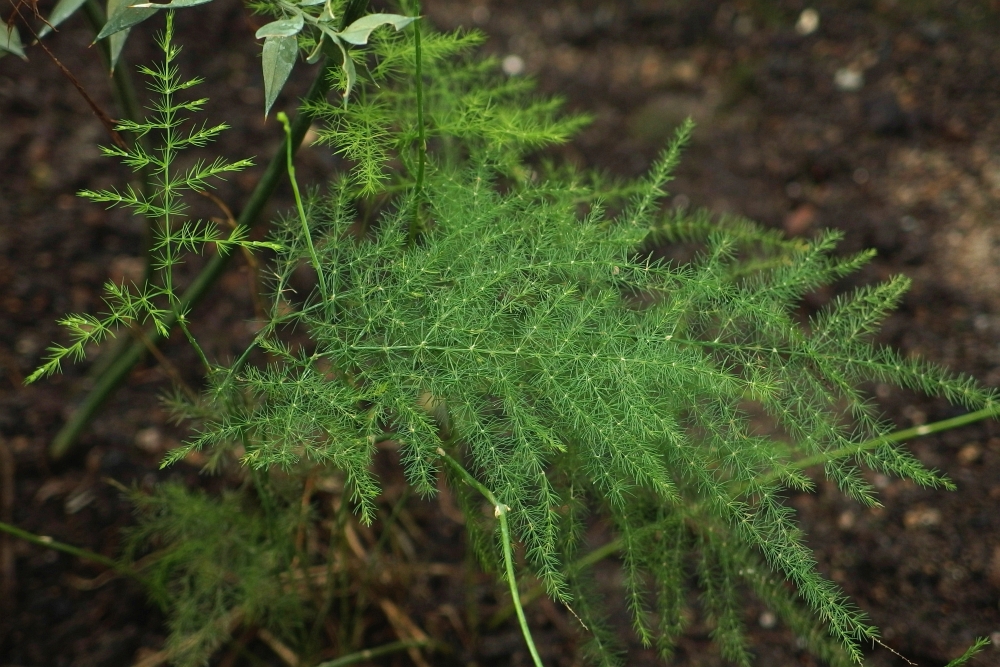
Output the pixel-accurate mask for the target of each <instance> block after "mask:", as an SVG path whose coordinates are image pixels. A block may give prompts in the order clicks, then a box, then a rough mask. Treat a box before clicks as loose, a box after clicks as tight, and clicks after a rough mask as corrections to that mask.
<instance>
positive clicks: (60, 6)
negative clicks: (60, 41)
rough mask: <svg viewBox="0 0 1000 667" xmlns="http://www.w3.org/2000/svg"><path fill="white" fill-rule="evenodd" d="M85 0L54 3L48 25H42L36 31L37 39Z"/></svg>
mask: <svg viewBox="0 0 1000 667" xmlns="http://www.w3.org/2000/svg"><path fill="white" fill-rule="evenodd" d="M86 1H87V0H59V2H57V3H56V6H55V8H54V9H53V10H52V14H50V15H49V19H48V25H44V26H42V29H41V30H39V31H38V37H39V39H41V38H42V37H45V35H47V34H49V33H50V32H52V29H53V28H55V27H56V26H57V25H59V24H60V23H62V22H63V21H65V20H66V19H68V18H69V17H70V16H72V15H73V12H75V11H76V10H78V9H80V7H82V6H83V3H84V2H86Z"/></svg>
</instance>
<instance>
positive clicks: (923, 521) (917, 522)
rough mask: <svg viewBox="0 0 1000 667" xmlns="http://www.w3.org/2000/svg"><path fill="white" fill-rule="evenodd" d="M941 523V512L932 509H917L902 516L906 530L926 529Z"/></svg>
mask: <svg viewBox="0 0 1000 667" xmlns="http://www.w3.org/2000/svg"><path fill="white" fill-rule="evenodd" d="M939 523H941V510H938V509H935V508H933V507H918V508H915V509H912V510H910V511H909V512H907V513H906V514H905V515H904V516H903V525H904V526H906V527H907V528H927V527H930V526H936V525H938V524H939Z"/></svg>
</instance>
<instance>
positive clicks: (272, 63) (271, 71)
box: [261, 36, 299, 117]
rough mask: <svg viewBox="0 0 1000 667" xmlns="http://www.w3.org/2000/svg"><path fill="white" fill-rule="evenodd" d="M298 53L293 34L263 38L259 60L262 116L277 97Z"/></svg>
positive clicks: (296, 42)
mask: <svg viewBox="0 0 1000 667" xmlns="http://www.w3.org/2000/svg"><path fill="white" fill-rule="evenodd" d="M298 55H299V44H298V41H297V40H296V39H295V37H294V36H279V37H268V38H267V39H265V40H264V53H263V56H262V58H261V62H262V64H263V66H264V116H265V117H266V116H267V114H268V112H269V111H270V110H271V105H273V104H274V100H276V99H277V98H278V93H280V92H281V88H282V87H283V86H284V85H285V81H287V80H288V75H289V74H291V73H292V68H293V67H295V58H296V57H297V56H298Z"/></svg>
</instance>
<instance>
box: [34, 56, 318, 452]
mask: <svg viewBox="0 0 1000 667" xmlns="http://www.w3.org/2000/svg"><path fill="white" fill-rule="evenodd" d="M332 69H333V68H332V67H327V65H326V64H325V62H324V64H323V65H321V67H320V72H319V74H318V75H317V76H316V79H315V80H314V81H313V84H312V88H310V89H309V93H308V94H307V95H306V97H305V99H304V100H303V104H304V105H310V104H313V103H315V102H317V101H319V100H321V99H323V98H324V97H325V96H326V94H327V93H328V92H329V90H330V78H331V77H330V74H331V73H332V72H331V70H332ZM311 122H312V115H311V114H309V113H308V112H305V111H303V112H301V113H299V115H298V116H296V118H295V120H294V121H293V122H292V127H291V140H290V141H289V139H288V138H287V137H286V139H285V140H284V142H283V143H282V145H281V148H280V149H279V150H278V151H277V152H276V153H275V154H274V156H273V157H272V158H271V161H270V163H269V164H268V165H267V169H265V171H264V175H263V176H261V179H260V181H259V182H258V183H257V187H256V188H254V191H253V193H251V195H250V199H249V201H248V202H247V205H246V206H245V207H244V208H243V210H242V211H241V212H240V215H239V217H238V219H237V221H236V222H237V224H239V225H242V226H245V227H252V226H253V225H254V224H255V223H256V222H257V219H258V217H259V216H260V214H261V212H262V211H263V210H264V207H265V206H266V205H267V202H268V200H269V199H270V198H271V195H272V194H273V193H274V190H275V189H276V188H277V187H278V183H279V182H280V181H281V179H282V177H284V176H285V174H286V169H285V153H286V151H287V150H288V148H287V147H286V144H289V143H290V145H291V150H293V151H295V150H297V149H298V147H299V145H301V143H302V139H303V137H305V135H306V131H307V130H308V129H309V125H310V123H311ZM234 254H235V253H228V254H225V255H222V254H216V255H215V256H213V257H212V259H210V260H209V261H208V264H207V265H206V266H205V268H204V269H202V270H201V273H199V274H198V276H197V277H196V278H195V279H194V282H192V283H191V285H190V286H189V287H188V288H187V290H185V292H184V294H183V295H181V300H180V312H189V311H190V310H191V309H192V308H193V307H194V306H195V305H196V304H197V303H198V302H199V301H201V299H202V298H203V297H204V296H205V294H206V293H207V292H208V290H209V288H210V287H211V286H212V285H213V284H214V283H215V281H216V280H218V278H219V276H221V275H222V273H223V271H225V269H226V265H227V264H228V263H229V259H230V257H232V256H233V255H234ZM176 321H177V314H176V312H175V313H173V314H172V315H171V316H170V317H168V318H166V324H167V326H168V327H172V326H173V325H174V324H175V323H176ZM149 338H150V339H151V340H152V341H153V342H154V343H155V342H156V341H158V340H160V339H161V336H160V335H159V334H158V333H157V332H156V331H153V332H151V333H150V335H149ZM144 352H145V346H144V345H143V344H142V343H141V342H140V341H133V342H132V343H131V344H130V345H128V346H127V347H123V348H121V349H120V350H119V351H118V353H117V354H116V355H115V356H114V358H113V359H112V360H111V362H110V363H109V365H108V366H107V368H106V370H105V371H104V372H103V373H101V374H100V375H99V376H98V377H97V379H96V384H95V386H94V388H93V389H92V390H91V391H90V393H89V394H87V396H86V397H85V398H84V401H83V403H82V404H81V405H80V407H79V408H77V409H76V410H75V411H74V412H73V414H72V415H71V416H70V418H69V421H67V422H66V424H65V425H64V426H63V427H62V429H60V430H59V433H58V434H56V437H55V439H54V440H53V441H52V444H51V445H50V446H49V455H50V456H51V457H52V458H53V459H60V458H62V457H63V456H65V455H66V453H67V452H68V451H69V450H70V449H71V448H72V447H73V445H74V444H75V443H76V441H77V439H78V438H79V436H80V433H81V432H83V430H84V429H85V428H86V427H87V425H88V424H90V422H91V420H93V418H94V415H95V414H96V413H97V411H98V410H100V409H101V406H103V405H104V403H105V401H107V399H108V398H109V397H110V396H111V394H112V393H113V392H114V391H115V389H117V388H118V386H119V385H120V384H121V383H122V382H123V381H124V380H125V378H126V377H128V374H129V372H130V371H131V370H132V368H133V367H134V366H135V365H136V364H137V363H138V362H139V359H141V358H142V355H143V353H144Z"/></svg>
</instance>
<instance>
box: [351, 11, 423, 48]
mask: <svg viewBox="0 0 1000 667" xmlns="http://www.w3.org/2000/svg"><path fill="white" fill-rule="evenodd" d="M415 20H416V17H414V16H402V15H400V14H369V15H368V16H362V17H361V18H359V19H358V20H357V21H355V22H354V23H352V24H351V25H349V26H347V27H346V28H344V29H343V30H342V31H341V32H339V33H337V34H338V35H340V38H341V39H342V40H344V41H345V42H350V43H351V44H357V45H362V44H367V43H368V38H369V37H370V36H371V34H372V31H373V30H375V28H378V27H379V26H382V25H392V26H393V27H394V28H396V30H402V29H403V28H405V27H406V26H408V25H410V24H411V23H413V22H414V21H415Z"/></svg>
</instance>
